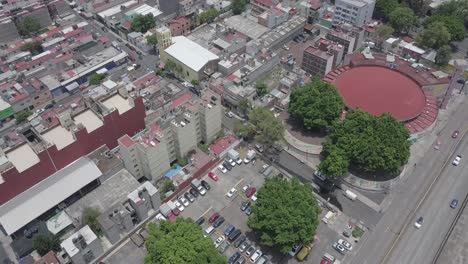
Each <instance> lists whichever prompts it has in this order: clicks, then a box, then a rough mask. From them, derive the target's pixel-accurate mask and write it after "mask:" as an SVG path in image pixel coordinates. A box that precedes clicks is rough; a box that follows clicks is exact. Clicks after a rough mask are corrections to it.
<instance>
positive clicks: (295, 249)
mask: <svg viewBox="0 0 468 264" xmlns="http://www.w3.org/2000/svg"><path fill="white" fill-rule="evenodd" d="M301 248H302V246H301V245H295V246H294V247H292V249H291V251H289V252H288V254H289V256H291V257H294V256H296V254H297V252H299V250H301Z"/></svg>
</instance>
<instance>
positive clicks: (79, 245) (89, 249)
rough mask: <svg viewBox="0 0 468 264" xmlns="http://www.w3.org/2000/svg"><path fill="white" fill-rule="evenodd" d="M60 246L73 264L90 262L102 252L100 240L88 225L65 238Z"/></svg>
mask: <svg viewBox="0 0 468 264" xmlns="http://www.w3.org/2000/svg"><path fill="white" fill-rule="evenodd" d="M60 246H61V247H62V249H63V251H65V253H67V255H68V256H69V257H70V260H71V262H72V263H73V264H87V263H92V261H93V260H94V259H96V258H97V257H99V256H100V255H101V254H103V253H104V250H103V248H102V245H101V241H100V240H99V238H98V237H97V236H96V234H94V232H93V231H92V230H91V228H90V227H89V226H88V225H86V226H84V227H83V228H81V229H80V230H78V232H76V233H75V234H73V235H71V236H70V237H69V238H67V239H65V240H64V241H63V242H62V243H61V244H60Z"/></svg>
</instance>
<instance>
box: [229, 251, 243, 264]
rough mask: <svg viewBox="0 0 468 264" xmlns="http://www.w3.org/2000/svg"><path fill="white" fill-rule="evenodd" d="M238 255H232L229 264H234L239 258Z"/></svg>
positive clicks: (237, 253)
mask: <svg viewBox="0 0 468 264" xmlns="http://www.w3.org/2000/svg"><path fill="white" fill-rule="evenodd" d="M240 256H241V255H240V253H239V252H236V253H234V254H233V255H232V256H231V257H230V258H229V264H234V263H235V262H236V261H237V260H238V259H239V258H240Z"/></svg>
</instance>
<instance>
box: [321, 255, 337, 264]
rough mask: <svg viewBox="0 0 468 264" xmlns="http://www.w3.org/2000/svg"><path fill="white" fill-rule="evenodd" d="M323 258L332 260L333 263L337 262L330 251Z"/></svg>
mask: <svg viewBox="0 0 468 264" xmlns="http://www.w3.org/2000/svg"><path fill="white" fill-rule="evenodd" d="M323 258H324V259H326V260H328V261H330V262H332V263H333V262H335V257H334V256H332V255H330V254H328V253H325V255H323Z"/></svg>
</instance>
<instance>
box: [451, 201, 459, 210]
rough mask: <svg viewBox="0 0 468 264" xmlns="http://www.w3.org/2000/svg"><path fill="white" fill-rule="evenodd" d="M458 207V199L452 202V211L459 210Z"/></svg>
mask: <svg viewBox="0 0 468 264" xmlns="http://www.w3.org/2000/svg"><path fill="white" fill-rule="evenodd" d="M457 205H458V200H457V199H453V200H452V202H451V203H450V207H451V208H452V209H455V208H457Z"/></svg>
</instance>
